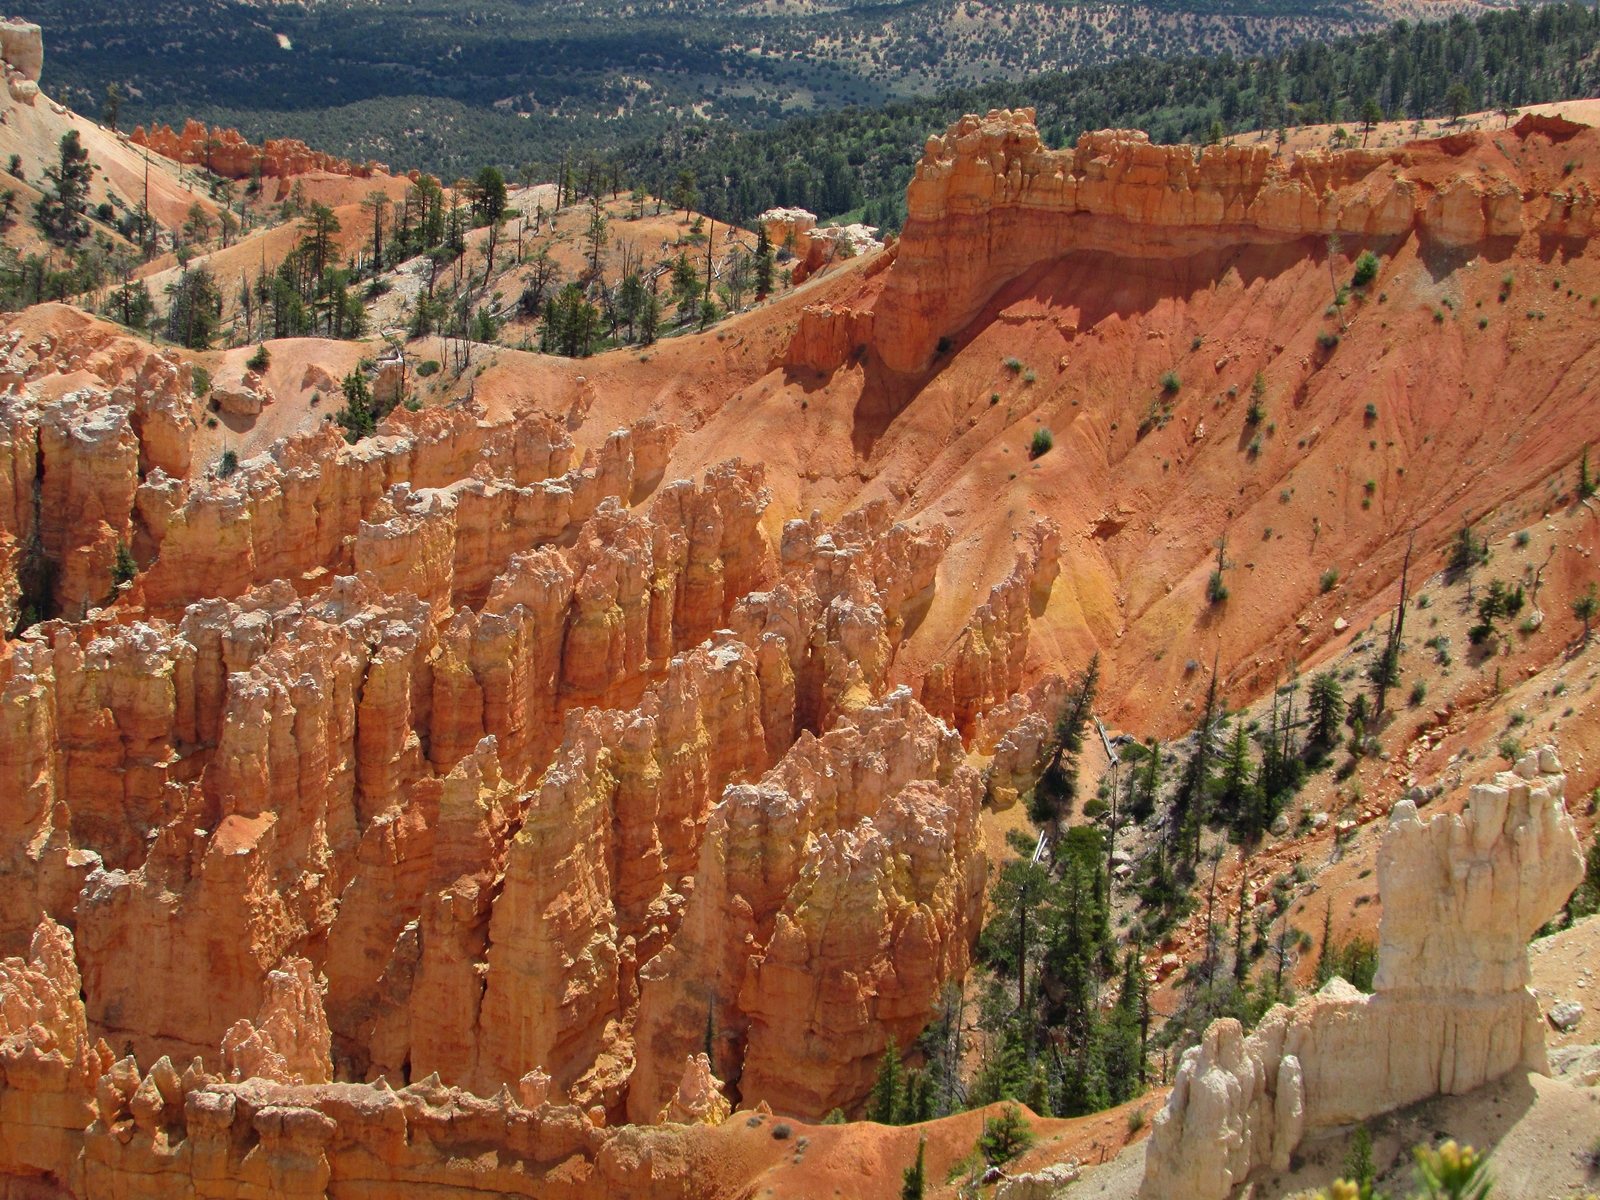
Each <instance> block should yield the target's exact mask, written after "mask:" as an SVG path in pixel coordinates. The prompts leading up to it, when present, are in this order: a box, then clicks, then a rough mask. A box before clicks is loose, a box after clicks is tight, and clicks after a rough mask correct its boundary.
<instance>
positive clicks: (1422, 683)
mask: <svg viewBox="0 0 1600 1200" xmlns="http://www.w3.org/2000/svg"><path fill="white" fill-rule="evenodd" d="M1427 698H1428V682H1427V680H1425V679H1417V680H1413V681H1412V684H1411V707H1412V708H1416V707H1417V706H1418V705H1420V704H1421V703H1422V702H1423V701H1424V700H1426V699H1427Z"/></svg>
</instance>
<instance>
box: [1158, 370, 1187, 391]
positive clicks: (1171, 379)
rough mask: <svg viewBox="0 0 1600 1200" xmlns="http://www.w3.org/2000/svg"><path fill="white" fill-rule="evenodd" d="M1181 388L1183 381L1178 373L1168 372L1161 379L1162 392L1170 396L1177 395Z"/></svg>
mask: <svg viewBox="0 0 1600 1200" xmlns="http://www.w3.org/2000/svg"><path fill="white" fill-rule="evenodd" d="M1181 387H1183V380H1181V379H1179V378H1178V373H1177V372H1176V371H1168V372H1167V373H1166V374H1165V375H1163V376H1162V377H1161V390H1162V391H1163V392H1166V393H1167V394H1168V395H1176V394H1177V393H1178V389H1180V388H1181Z"/></svg>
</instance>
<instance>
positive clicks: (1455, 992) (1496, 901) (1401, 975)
mask: <svg viewBox="0 0 1600 1200" xmlns="http://www.w3.org/2000/svg"><path fill="white" fill-rule="evenodd" d="M1565 783H1566V777H1565V776H1564V775H1563V774H1562V773H1561V764H1560V762H1559V760H1558V759H1557V757H1556V753H1555V750H1554V748H1553V747H1549V746H1547V747H1545V748H1543V749H1542V750H1540V751H1538V752H1536V753H1533V754H1530V755H1528V756H1526V757H1525V758H1523V759H1522V760H1520V761H1519V762H1518V763H1517V764H1516V769H1515V770H1514V771H1507V772H1502V773H1501V774H1499V775H1497V776H1496V777H1495V781H1494V782H1493V783H1489V784H1479V785H1476V786H1474V787H1473V788H1472V792H1471V796H1470V799H1469V800H1468V803H1467V808H1466V811H1465V812H1463V813H1461V814H1460V815H1459V816H1457V815H1451V814H1446V813H1441V814H1438V815H1436V816H1434V817H1433V818H1432V819H1431V820H1429V821H1427V822H1424V821H1422V820H1421V819H1420V817H1419V816H1418V815H1417V810H1416V806H1415V805H1414V804H1412V803H1411V801H1409V800H1405V801H1402V802H1401V803H1399V804H1398V805H1396V806H1395V809H1394V812H1393V814H1392V815H1391V817H1390V823H1389V827H1388V829H1387V830H1386V832H1385V835H1384V839H1383V843H1382V846H1381V848H1380V850H1379V854H1378V890H1379V893H1380V895H1381V897H1382V899H1383V918H1382V922H1381V924H1380V927H1379V942H1380V944H1379V949H1378V975H1377V979H1376V983H1375V986H1376V991H1375V992H1374V993H1373V994H1372V995H1366V994H1364V993H1362V992H1359V991H1357V990H1356V989H1355V988H1353V987H1351V986H1350V985H1349V984H1347V983H1345V982H1344V981H1343V980H1340V979H1335V980H1334V981H1333V982H1332V983H1330V984H1329V985H1328V986H1327V987H1325V988H1324V989H1323V990H1322V991H1320V992H1318V993H1317V994H1316V995H1314V996H1310V997H1307V998H1306V999H1304V1000H1302V1001H1300V1002H1299V1003H1297V1004H1295V1005H1294V1006H1293V1007H1292V1008H1291V1007H1286V1006H1283V1005H1279V1006H1278V1007H1276V1008H1274V1009H1273V1010H1272V1011H1271V1012H1269V1013H1268V1014H1267V1015H1266V1016H1265V1017H1264V1018H1263V1019H1262V1021H1261V1024H1260V1025H1259V1026H1258V1027H1257V1029H1256V1030H1255V1032H1254V1033H1252V1034H1251V1035H1250V1036H1249V1037H1245V1036H1244V1034H1243V1031H1242V1030H1241V1028H1240V1026H1239V1023H1238V1022H1237V1021H1234V1020H1232V1019H1227V1020H1221V1021H1216V1022H1214V1023H1213V1024H1212V1025H1211V1027H1210V1028H1209V1029H1207V1030H1206V1033H1205V1036H1204V1039H1203V1040H1202V1042H1201V1044H1200V1045H1199V1046H1196V1047H1194V1048H1192V1049H1190V1050H1188V1051H1186V1052H1185V1054H1184V1057H1183V1062H1182V1064H1181V1066H1180V1067H1179V1069H1178V1075H1177V1080H1176V1082H1175V1083H1174V1085H1173V1089H1172V1092H1171V1094H1170V1096H1169V1097H1168V1099H1167V1103H1166V1106H1165V1108H1163V1110H1162V1111H1161V1112H1160V1113H1159V1114H1157V1116H1156V1119H1155V1122H1154V1125H1153V1127H1152V1130H1151V1141H1150V1149H1149V1151H1148V1152H1147V1155H1146V1159H1145V1179H1144V1185H1143V1189H1142V1191H1141V1192H1140V1195H1141V1196H1144V1197H1147V1198H1148V1200H1165V1198H1167V1197H1172V1196H1186V1197H1189V1196H1192V1197H1195V1198H1196V1200H1222V1198H1223V1197H1226V1196H1228V1195H1229V1194H1231V1192H1232V1190H1233V1188H1234V1187H1235V1185H1237V1184H1240V1183H1243V1182H1244V1180H1245V1179H1246V1178H1247V1177H1248V1176H1249V1174H1250V1172H1251V1171H1252V1170H1254V1169H1256V1168H1261V1167H1269V1166H1270V1168H1271V1169H1273V1170H1283V1169H1285V1168H1286V1167H1287V1166H1288V1165H1289V1156H1290V1154H1291V1153H1292V1152H1293V1151H1294V1149H1295V1147H1296V1146H1297V1145H1298V1144H1299V1142H1300V1139H1301V1138H1302V1136H1304V1134H1305V1132H1306V1131H1307V1130H1311V1129H1326V1128H1330V1127H1333V1126H1339V1125H1350V1124H1353V1123H1354V1122H1357V1121H1360V1120H1363V1119H1365V1118H1367V1117H1371V1116H1374V1115H1377V1114H1379V1113H1383V1112H1387V1111H1389V1110H1390V1109H1394V1108H1399V1107H1401V1106H1402V1105H1406V1104H1411V1103H1414V1102H1415V1101H1418V1100H1422V1099H1426V1098H1427V1097H1429V1096H1436V1095H1459V1094H1461V1093H1464V1092H1469V1091H1471V1090H1473V1089H1474V1088H1476V1087H1479V1086H1480V1085H1482V1084H1484V1083H1487V1082H1489V1081H1491V1080H1494V1079H1498V1078H1499V1077H1500V1076H1502V1075H1504V1074H1505V1073H1506V1072H1508V1071H1510V1070H1512V1069H1514V1068H1517V1067H1525V1068H1529V1069H1533V1070H1537V1071H1544V1070H1546V1064H1545V1050H1544V1024H1543V1022H1542V1021H1541V1020H1540V1017H1539V1008H1538V1004H1537V1002H1536V1001H1535V999H1534V997H1533V995H1532V993H1531V992H1530V991H1529V986H1528V985H1529V980H1530V975H1529V967H1528V956H1527V944H1528V940H1529V938H1531V937H1532V936H1533V934H1534V932H1535V931H1536V930H1537V929H1538V928H1539V927H1540V926H1541V925H1543V924H1544V923H1545V922H1546V921H1548V920H1549V919H1550V918H1551V917H1552V916H1554V915H1555V913H1556V912H1557V911H1559V910H1560V908H1561V906H1562V905H1563V904H1565V903H1566V900H1567V897H1568V896H1570V895H1571V894H1572V889H1573V888H1575V887H1576V886H1577V884H1578V882H1579V881H1580V880H1581V879H1582V877H1583V857H1582V852H1581V851H1580V849H1579V844H1578V836H1577V831H1576V829H1575V828H1574V826H1573V823H1572V819H1571V817H1569V816H1568V815H1567V811H1566V805H1565V804H1564V802H1563V799H1562V794H1563V791H1564V787H1565Z"/></svg>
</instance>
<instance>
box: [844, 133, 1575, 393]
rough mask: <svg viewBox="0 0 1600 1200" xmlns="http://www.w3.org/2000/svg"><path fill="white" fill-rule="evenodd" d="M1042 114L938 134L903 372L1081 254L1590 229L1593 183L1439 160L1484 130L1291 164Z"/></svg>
mask: <svg viewBox="0 0 1600 1200" xmlns="http://www.w3.org/2000/svg"><path fill="white" fill-rule="evenodd" d="M1033 118H1034V114H1033V111H1032V110H1031V109H1018V110H1016V111H1011V110H996V111H993V112H991V113H989V115H988V116H987V117H984V118H979V117H975V116H968V117H964V118H962V120H961V121H959V122H958V123H957V124H955V125H953V126H951V127H950V130H949V132H948V133H947V134H945V136H944V137H942V138H939V137H931V138H929V139H928V144H927V147H926V149H925V150H924V153H923V156H922V160H921V161H920V162H919V163H918V164H917V173H916V178H915V179H914V180H913V181H912V183H911V186H910V187H909V188H908V189H907V192H906V210H907V220H906V226H905V229H904V232H903V235H902V237H901V239H900V243H899V258H898V262H899V269H898V270H896V271H895V272H894V273H892V274H891V275H890V276H889V277H888V282H887V284H886V286H885V291H884V301H883V303H882V304H881V305H880V306H879V316H878V323H877V325H876V328H875V330H874V336H873V339H872V344H873V346H874V348H875V349H877V350H878V352H879V353H880V354H881V355H882V357H883V360H884V362H885V363H886V364H887V365H888V366H889V367H890V368H891V369H893V370H897V371H920V370H922V369H924V368H925V367H926V365H927V364H928V361H929V358H930V356H931V355H932V352H933V351H934V349H935V343H936V342H937V341H938V339H939V338H941V337H946V336H952V335H955V334H958V333H959V332H960V331H961V330H962V329H963V328H964V327H965V326H966V325H967V324H968V323H969V322H970V321H971V320H972V318H973V317H975V316H976V315H977V314H978V312H979V310H980V309H981V307H982V306H983V304H984V303H986V302H987V301H988V299H989V298H990V297H991V296H992V295H993V294H994V292H995V291H996V289H997V288H999V287H1000V286H1001V285H1002V284H1004V283H1006V282H1007V281H1009V280H1011V279H1013V278H1015V277H1016V276H1017V275H1019V274H1021V273H1022V272H1023V271H1025V270H1026V269H1027V268H1028V267H1030V266H1033V265H1034V264H1037V263H1041V262H1047V261H1049V260H1050V259H1052V258H1059V257H1063V256H1065V255H1068V254H1072V253H1078V252H1085V251H1101V252H1105V253H1109V254H1113V255H1116V256H1118V257H1121V258H1132V259H1156V260H1178V259H1184V258H1188V257H1190V256H1192V255H1194V254H1195V253H1197V252H1200V251H1209V250H1215V249H1217V248H1218V247H1229V248H1242V247H1249V246H1274V245H1285V244H1290V243H1294V242H1298V241H1301V240H1302V239H1306V238H1325V237H1330V236H1332V237H1339V238H1342V239H1345V240H1348V241H1350V242H1351V243H1352V245H1354V246H1357V247H1359V246H1364V245H1367V244H1369V243H1383V242H1386V241H1388V240H1391V239H1395V238H1398V237H1402V236H1405V235H1409V234H1413V233H1414V234H1416V235H1417V236H1418V237H1419V238H1421V239H1422V240H1424V241H1426V242H1428V243H1429V244H1431V245H1433V246H1436V247H1439V248H1441V249H1456V248H1463V247H1474V248H1476V247H1481V246H1483V245H1485V243H1488V242H1492V241H1496V240H1500V239H1507V240H1508V241H1509V242H1511V243H1514V242H1515V241H1516V239H1518V238H1520V237H1521V236H1522V235H1523V234H1524V233H1527V232H1531V231H1533V230H1534V229H1538V230H1539V231H1540V232H1541V233H1542V234H1544V235H1545V236H1553V237H1564V238H1579V239H1582V238H1587V237H1588V236H1589V233H1590V230H1591V222H1592V217H1593V209H1594V201H1593V198H1592V196H1591V195H1590V193H1589V190H1588V188H1587V186H1586V185H1580V186H1578V187H1577V188H1573V187H1571V186H1563V187H1559V188H1555V189H1552V190H1551V191H1550V193H1549V194H1548V195H1542V196H1541V195H1537V194H1536V195H1535V196H1532V197H1528V198H1527V200H1529V201H1532V203H1527V202H1525V198H1524V195H1523V191H1524V187H1525V186H1526V183H1527V182H1531V181H1528V180H1524V179H1523V178H1520V177H1519V176H1521V174H1522V173H1521V172H1519V171H1517V170H1516V166H1517V165H1520V164H1514V163H1513V161H1512V158H1511V155H1510V154H1508V153H1501V154H1491V155H1489V156H1487V157H1488V158H1489V159H1490V160H1491V162H1492V165H1491V163H1490V162H1484V161H1482V160H1481V159H1479V158H1478V156H1476V155H1474V156H1472V158H1473V159H1475V160H1477V161H1471V162H1470V163H1456V164H1450V163H1441V162H1440V161H1439V159H1440V158H1441V157H1459V156H1460V155H1461V154H1462V153H1463V152H1464V151H1466V152H1470V151H1471V150H1472V149H1474V148H1476V147H1481V146H1486V145H1487V143H1488V139H1487V138H1485V137H1484V135H1483V134H1480V133H1472V134H1464V135H1461V136H1462V138H1463V139H1464V141H1465V145H1463V146H1459V147H1456V146H1446V147H1445V151H1446V153H1445V155H1443V156H1441V155H1440V154H1439V152H1438V151H1439V148H1438V146H1437V145H1423V144H1419V145H1417V146H1416V147H1414V148H1410V149H1400V150H1392V151H1378V150H1363V149H1350V150H1328V151H1321V152H1318V151H1311V152H1301V153H1298V154H1293V155H1284V154H1282V153H1281V152H1278V151H1276V150H1275V149H1274V148H1273V147H1272V146H1270V145H1268V144H1265V143H1263V142H1259V141H1258V142H1255V143H1253V144H1244V145H1232V144H1229V145H1225V146H1207V147H1205V148H1204V149H1199V150H1197V149H1196V148H1194V147H1191V146H1157V145H1152V144H1151V143H1150V140H1149V138H1148V137H1147V136H1146V135H1145V134H1144V133H1142V132H1140V131H1138V130H1102V131H1100V132H1098V133H1087V134H1084V135H1083V136H1082V137H1080V138H1079V139H1078V144H1077V145H1076V146H1075V147H1074V148H1072V149H1070V150H1056V151H1052V150H1048V149H1046V148H1045V147H1043V146H1042V145H1041V144H1040V142H1039V134H1038V130H1037V129H1036V128H1035V126H1034V123H1033ZM1528 120H1529V122H1532V123H1533V124H1527V125H1525V126H1519V130H1518V132H1519V133H1522V132H1529V133H1532V132H1535V131H1536V130H1535V125H1536V123H1537V119H1536V118H1529V119H1528ZM1558 132H1560V130H1559V129H1558ZM1446 140H1447V141H1448V139H1446ZM1493 160H1498V161H1493ZM1460 166H1470V167H1471V168H1473V170H1472V171H1471V173H1466V172H1461V171H1460V170H1459V167H1460ZM1441 167H1444V168H1445V173H1444V174H1443V175H1441V172H1440V168H1441ZM1563 182H1564V183H1565V182H1566V181H1563ZM1505 244H1506V243H1505V242H1502V246H1504V245H1505ZM1352 253H1353V252H1352Z"/></svg>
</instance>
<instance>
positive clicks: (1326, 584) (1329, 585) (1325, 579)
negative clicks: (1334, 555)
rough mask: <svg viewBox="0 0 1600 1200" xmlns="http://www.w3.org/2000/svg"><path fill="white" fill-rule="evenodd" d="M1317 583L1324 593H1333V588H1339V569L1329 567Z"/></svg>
mask: <svg viewBox="0 0 1600 1200" xmlns="http://www.w3.org/2000/svg"><path fill="white" fill-rule="evenodd" d="M1319 582H1320V584H1321V587H1322V590H1323V591H1324V592H1331V591H1333V589H1334V588H1336V587H1338V586H1339V568H1338V567H1329V568H1328V569H1327V570H1326V571H1324V572H1323V573H1322V579H1321V580H1320V581H1319Z"/></svg>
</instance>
